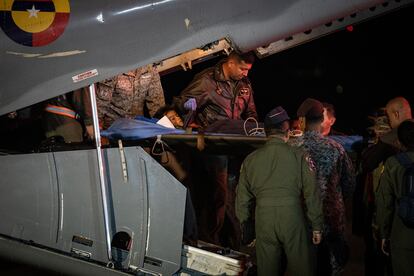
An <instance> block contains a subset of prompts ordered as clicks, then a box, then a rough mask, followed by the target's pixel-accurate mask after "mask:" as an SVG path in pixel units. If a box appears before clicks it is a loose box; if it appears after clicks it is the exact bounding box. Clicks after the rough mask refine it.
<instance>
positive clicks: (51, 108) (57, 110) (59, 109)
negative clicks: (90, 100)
mask: <svg viewBox="0 0 414 276" xmlns="http://www.w3.org/2000/svg"><path fill="white" fill-rule="evenodd" d="M45 111H46V112H49V113H53V114H57V115H61V116H66V117H69V118H72V119H79V114H77V113H76V112H75V111H73V110H72V109H70V108H67V107H63V106H57V105H53V104H48V105H47V106H46V108H45Z"/></svg>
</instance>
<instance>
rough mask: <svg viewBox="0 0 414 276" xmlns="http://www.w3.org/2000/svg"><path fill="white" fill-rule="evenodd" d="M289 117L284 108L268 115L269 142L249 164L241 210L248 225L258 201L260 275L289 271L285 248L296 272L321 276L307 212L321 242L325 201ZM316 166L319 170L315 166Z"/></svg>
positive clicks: (238, 209) (245, 165) (240, 186)
mask: <svg viewBox="0 0 414 276" xmlns="http://www.w3.org/2000/svg"><path fill="white" fill-rule="evenodd" d="M288 119H289V117H288V116H287V113H286V111H285V110H284V109H283V108H282V107H277V108H275V109H274V110H272V111H271V112H269V114H268V115H267V116H266V119H265V129H266V135H267V136H268V137H269V141H268V142H267V143H266V145H264V146H263V148H261V149H258V150H256V151H255V152H253V153H252V154H250V155H249V156H248V157H247V158H246V159H245V160H244V162H243V166H242V169H241V172H240V180H239V184H238V186H237V197H236V214H237V217H238V218H239V220H240V222H241V224H242V229H243V240H244V242H245V243H246V242H250V241H251V240H252V239H253V238H254V237H253V236H251V237H249V238H246V237H245V236H246V235H248V234H249V232H251V231H247V230H248V229H249V228H246V224H248V223H249V220H251V219H252V215H253V208H254V207H255V206H254V205H256V208H255V210H256V212H255V219H256V223H255V226H256V227H255V228H256V254H257V267H258V275H259V276H260V275H263V276H268V275H272V276H273V275H275V276H277V275H283V274H282V266H281V256H282V252H285V254H286V257H287V262H288V270H289V272H290V273H289V274H290V275H301V276H304V275H315V271H314V268H315V265H314V262H313V260H312V257H311V256H312V254H311V239H310V236H309V233H308V226H307V221H306V219H305V216H304V210H303V207H302V201H301V196H302V195H303V197H304V199H305V202H306V207H307V211H306V214H307V216H308V219H309V221H310V224H311V228H312V230H313V238H312V240H313V243H314V244H318V243H319V242H320V241H321V230H322V226H323V214H322V204H321V200H320V196H319V192H318V188H317V182H316V177H315V171H314V167H313V166H312V164H311V162H310V159H309V158H307V157H306V155H304V154H303V152H302V151H301V150H300V149H299V148H295V147H292V146H289V145H288V144H287V143H286V141H287V139H288V129H289V123H288V121H287V120H288ZM312 168H313V169H312Z"/></svg>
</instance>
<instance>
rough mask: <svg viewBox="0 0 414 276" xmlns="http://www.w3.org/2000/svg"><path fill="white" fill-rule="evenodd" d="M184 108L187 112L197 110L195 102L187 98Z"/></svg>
mask: <svg viewBox="0 0 414 276" xmlns="http://www.w3.org/2000/svg"><path fill="white" fill-rule="evenodd" d="M184 108H185V109H187V110H191V111H195V110H196V109H197V102H196V100H195V99H194V98H189V99H188V100H187V101H186V102H185V103H184Z"/></svg>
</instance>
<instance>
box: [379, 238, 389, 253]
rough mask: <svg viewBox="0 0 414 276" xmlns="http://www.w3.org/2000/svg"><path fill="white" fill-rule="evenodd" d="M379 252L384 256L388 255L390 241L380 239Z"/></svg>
mask: <svg viewBox="0 0 414 276" xmlns="http://www.w3.org/2000/svg"><path fill="white" fill-rule="evenodd" d="M381 250H382V253H384V254H385V255H386V256H389V255H390V240H387V239H382V240H381Z"/></svg>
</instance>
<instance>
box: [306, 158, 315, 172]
mask: <svg viewBox="0 0 414 276" xmlns="http://www.w3.org/2000/svg"><path fill="white" fill-rule="evenodd" d="M305 160H306V163H308V166H309V169H310V170H311V171H312V172H315V171H316V165H315V162H314V161H313V159H312V158H311V157H310V156H309V155H305Z"/></svg>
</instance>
